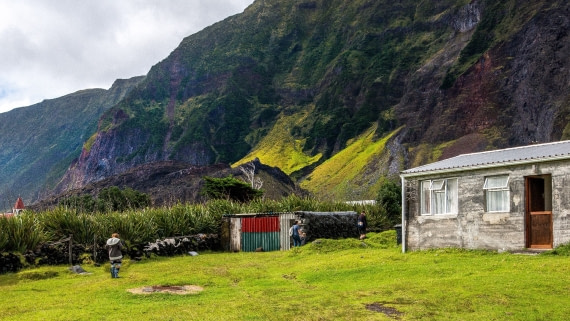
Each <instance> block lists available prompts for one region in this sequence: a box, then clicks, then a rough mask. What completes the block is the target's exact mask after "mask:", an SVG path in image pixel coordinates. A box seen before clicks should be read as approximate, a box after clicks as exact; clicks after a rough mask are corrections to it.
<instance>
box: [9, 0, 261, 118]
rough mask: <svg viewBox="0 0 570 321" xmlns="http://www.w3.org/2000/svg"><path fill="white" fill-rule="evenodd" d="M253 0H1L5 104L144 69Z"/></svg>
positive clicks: (105, 83)
mask: <svg viewBox="0 0 570 321" xmlns="http://www.w3.org/2000/svg"><path fill="white" fill-rule="evenodd" d="M251 3H253V0H160V1H158V0H121V1H117V0H81V1H77V0H18V1H14V0H0V48H1V49H0V112H5V111H8V110H10V109H12V108H15V107H22V106H28V105H31V104H34V103H37V102H40V101H42V100H43V99H49V98H56V97H60V96H63V95H66V94H69V93H72V92H75V91H77V90H81V89H87V88H109V87H110V86H111V84H112V83H113V81H114V80H115V79H118V78H130V77H133V76H139V75H144V74H146V73H147V72H148V70H149V69H150V67H151V66H152V65H154V64H156V63H158V62H159V61H161V60H162V59H164V58H166V57H167V56H168V54H169V53H170V52H172V50H174V49H175V48H176V47H177V46H178V44H179V43H180V41H182V39H183V38H184V37H186V36H189V35H191V34H194V33H196V32H198V31H200V30H202V29H203V28H205V27H207V26H209V25H211V24H213V23H215V22H218V21H221V20H223V19H224V18H226V17H228V16H230V15H234V14H237V13H240V12H243V10H244V9H245V8H246V7H247V6H248V5H250V4H251Z"/></svg>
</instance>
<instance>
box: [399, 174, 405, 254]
mask: <svg viewBox="0 0 570 321" xmlns="http://www.w3.org/2000/svg"><path fill="white" fill-rule="evenodd" d="M400 179H401V180H402V253H406V179H405V178H404V176H400Z"/></svg>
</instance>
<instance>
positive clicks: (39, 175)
mask: <svg viewBox="0 0 570 321" xmlns="http://www.w3.org/2000/svg"><path fill="white" fill-rule="evenodd" d="M141 80H142V77H136V78H132V79H128V80H117V81H116V82H115V83H114V84H113V86H112V87H111V88H110V89H109V90H104V89H89V90H82V91H78V92H76V93H73V94H69V95H66V96H64V97H60V98H56V99H49V100H45V101H43V102H41V103H38V104H35V105H32V106H28V107H23V108H17V109H14V110H11V111H9V112H6V113H2V114H0V124H2V126H1V127H0V164H2V166H0V202H7V203H0V210H2V209H10V208H11V206H12V205H13V203H14V200H15V199H16V198H17V197H18V196H21V197H23V198H24V199H25V200H26V203H29V202H30V201H32V200H35V199H37V198H41V197H42V196H43V195H45V194H47V191H48V190H50V189H51V188H53V186H54V185H55V183H56V182H57V180H58V179H59V178H60V177H61V176H62V175H63V173H64V172H65V170H66V169H67V167H68V166H69V164H70V163H71V161H72V160H73V159H74V158H76V157H77V156H78V155H79V153H80V152H81V148H82V144H83V142H84V141H85V140H87V138H89V136H90V135H92V134H93V133H94V132H95V131H96V129H97V121H98V119H99V117H100V116H101V115H102V114H103V113H104V112H105V111H106V110H108V109H109V108H111V107H112V106H113V105H114V104H116V103H117V102H119V101H120V100H121V99H122V98H123V97H124V96H125V94H126V93H128V92H129V91H130V90H131V89H132V88H133V87H134V86H135V85H136V84H137V83H139V82H140V81H141Z"/></svg>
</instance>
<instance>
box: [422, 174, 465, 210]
mask: <svg viewBox="0 0 570 321" xmlns="http://www.w3.org/2000/svg"><path fill="white" fill-rule="evenodd" d="M420 188H421V196H420V202H421V204H420V207H421V209H420V210H421V214H456V213H457V210H458V205H457V204H458V203H457V178H447V179H438V180H428V181H422V182H421V187H420Z"/></svg>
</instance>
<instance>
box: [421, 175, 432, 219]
mask: <svg viewBox="0 0 570 321" xmlns="http://www.w3.org/2000/svg"><path fill="white" fill-rule="evenodd" d="M430 184H431V182H430V181H423V182H421V187H420V188H421V192H420V194H421V195H420V198H421V200H420V202H421V204H420V207H421V214H429V212H430V205H429V201H430V200H429V199H430V190H429V186H430Z"/></svg>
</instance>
